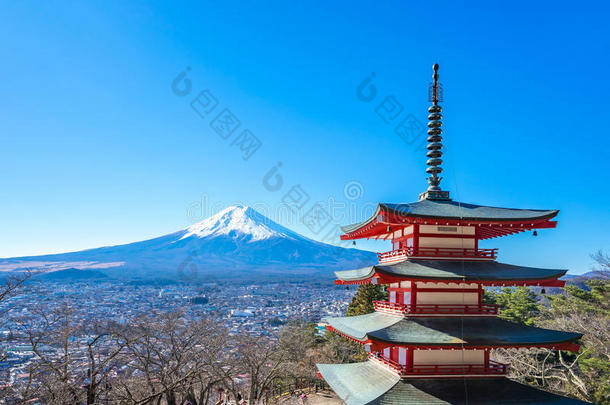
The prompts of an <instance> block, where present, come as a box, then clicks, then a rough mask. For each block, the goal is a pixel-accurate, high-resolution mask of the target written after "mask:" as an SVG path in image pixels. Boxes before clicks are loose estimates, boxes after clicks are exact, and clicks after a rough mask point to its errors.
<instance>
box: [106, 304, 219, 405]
mask: <svg viewBox="0 0 610 405" xmlns="http://www.w3.org/2000/svg"><path fill="white" fill-rule="evenodd" d="M123 338H124V339H125V341H126V353H127V356H128V358H129V362H128V363H127V366H126V372H125V374H124V375H123V376H121V378H117V380H116V381H115V382H114V388H115V391H116V392H115V393H114V396H115V399H116V400H118V401H123V402H125V403H129V404H162V403H163V404H167V405H177V404H183V403H185V402H186V401H190V402H191V403H192V404H193V405H197V404H201V403H206V402H207V400H208V398H209V397H210V393H211V391H212V387H213V386H214V385H216V384H220V380H221V377H219V375H220V374H219V373H218V370H219V369H220V368H221V365H222V356H223V353H222V352H223V350H224V349H225V348H226V341H227V340H226V331H225V330H224V329H223V328H221V327H220V326H219V325H218V324H217V323H216V322H214V321H212V320H210V319H205V318H204V319H200V320H196V321H190V320H188V319H187V318H186V317H185V316H184V315H183V314H182V313H179V312H177V313H169V314H161V315H158V317H153V316H149V317H146V318H143V319H141V320H139V321H137V322H136V323H134V324H132V325H130V328H129V329H128V330H125V331H124V332H123Z"/></svg>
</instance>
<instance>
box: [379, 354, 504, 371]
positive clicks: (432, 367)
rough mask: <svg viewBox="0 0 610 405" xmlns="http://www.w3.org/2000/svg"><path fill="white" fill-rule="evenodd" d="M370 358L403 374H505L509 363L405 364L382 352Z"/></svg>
mask: <svg viewBox="0 0 610 405" xmlns="http://www.w3.org/2000/svg"><path fill="white" fill-rule="evenodd" d="M369 359H371V360H372V361H375V362H377V363H379V364H382V365H384V366H386V367H388V368H390V369H392V370H393V371H394V372H396V373H398V374H400V375H401V376H415V375H416V376H423V375H476V374H479V375H480V374H490V375H504V374H506V372H507V371H508V365H506V364H502V363H498V362H495V361H492V360H490V361H489V364H487V365H485V364H416V365H413V366H404V365H402V364H400V363H398V362H396V361H394V360H391V359H388V358H387V357H384V356H383V355H382V354H381V353H369Z"/></svg>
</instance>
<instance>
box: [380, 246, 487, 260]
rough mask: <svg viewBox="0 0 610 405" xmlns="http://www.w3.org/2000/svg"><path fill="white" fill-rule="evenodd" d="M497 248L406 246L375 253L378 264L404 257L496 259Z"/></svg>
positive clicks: (403, 258) (404, 258)
mask: <svg viewBox="0 0 610 405" xmlns="http://www.w3.org/2000/svg"><path fill="white" fill-rule="evenodd" d="M497 253H498V249H497V248H494V249H459V248H435V247H420V248H417V249H416V248H414V247H408V248H403V249H398V250H392V251H389V252H385V253H377V259H378V260H379V263H380V264H386V263H396V262H399V261H402V260H406V259H435V260H496V256H497Z"/></svg>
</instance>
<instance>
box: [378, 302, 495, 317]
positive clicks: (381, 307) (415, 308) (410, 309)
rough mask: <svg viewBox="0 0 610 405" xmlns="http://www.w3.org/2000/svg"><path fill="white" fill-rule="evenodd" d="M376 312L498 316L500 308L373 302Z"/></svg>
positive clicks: (413, 314) (493, 306) (490, 306)
mask: <svg viewBox="0 0 610 405" xmlns="http://www.w3.org/2000/svg"><path fill="white" fill-rule="evenodd" d="M373 304H374V305H375V311H377V312H381V313H386V314H389V315H402V316H418V315H419V316H425V315H478V316H481V315H490V316H495V315H498V306H497V305H492V304H481V305H459V304H418V305H409V304H398V303H395V302H388V301H373Z"/></svg>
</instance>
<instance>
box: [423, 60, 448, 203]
mask: <svg viewBox="0 0 610 405" xmlns="http://www.w3.org/2000/svg"><path fill="white" fill-rule="evenodd" d="M432 69H433V70H434V73H433V74H432V79H433V82H432V85H431V86H430V87H429V89H428V98H429V101H431V102H432V105H431V106H430V107H429V108H428V112H429V113H430V115H428V120H429V122H428V128H429V129H428V153H427V154H426V156H428V161H427V162H426V164H427V165H428V166H429V167H428V168H427V169H426V173H428V174H430V177H428V178H427V180H428V185H429V187H428V190H427V191H426V192H425V193H422V194H421V195H420V196H419V199H420V200H424V199H428V200H448V199H449V192H448V191H441V187H440V184H441V180H442V179H443V178H442V177H439V176H438V175H439V173H441V172H442V171H443V169H442V168H441V167H440V165H441V164H442V163H443V159H441V157H442V156H443V152H442V151H441V149H442V148H443V143H442V142H443V137H442V136H441V134H442V133H443V130H442V129H441V126H442V125H443V123H442V121H441V119H442V118H443V116H442V114H441V112H442V111H443V108H442V107H441V106H440V105H438V103H439V101H443V86H442V85H441V84H440V83H439V82H438V63H435V64H434V65H433V66H432Z"/></svg>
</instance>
